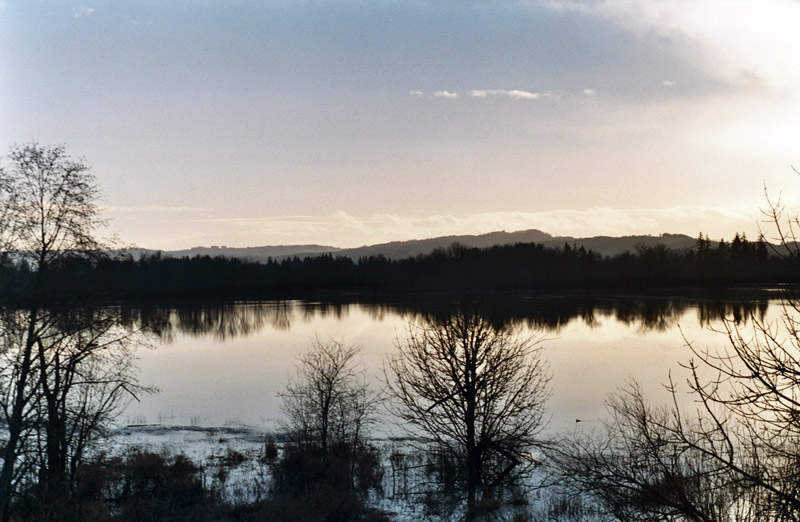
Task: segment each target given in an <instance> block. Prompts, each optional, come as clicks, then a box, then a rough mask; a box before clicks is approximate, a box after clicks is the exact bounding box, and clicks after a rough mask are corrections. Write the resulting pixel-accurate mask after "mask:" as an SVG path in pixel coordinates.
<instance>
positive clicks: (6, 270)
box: [0, 234, 798, 301]
mask: <svg viewBox="0 0 800 522" xmlns="http://www.w3.org/2000/svg"><path fill="white" fill-rule="evenodd" d="M21 257H22V256H14V255H10V256H7V257H6V262H5V264H4V265H2V266H0V288H1V289H3V292H2V294H0V295H2V296H3V298H4V299H5V300H7V301H11V300H13V299H15V298H19V296H20V294H22V295H28V294H29V293H30V291H29V289H30V288H31V287H32V286H33V285H34V284H35V277H36V274H37V271H36V269H35V268H31V266H30V265H29V264H28V263H27V262H25V261H24V260H23V259H20V258H21ZM49 271H50V272H51V273H52V274H53V277H57V278H58V279H59V280H61V281H62V282H63V283H64V284H62V285H61V286H60V287H59V292H61V293H63V294H67V295H68V296H69V299H70V300H74V299H75V297H76V292H77V293H82V294H84V295H85V297H86V298H87V299H97V298H106V299H114V300H119V299H136V298H139V299H158V298H201V297H202V298H212V297H215V298H265V297H286V296H288V297H297V296H303V295H310V294H319V293H336V292H352V291H372V292H386V293H395V294H396V293H424V292H464V291H471V292H492V291H519V290H531V291H537V290H544V291H547V290H550V291H553V290H566V289H608V288H663V287H700V288H712V289H719V288H726V287H730V286H735V285H743V284H754V285H768V284H778V283H789V282H797V281H798V276H797V272H796V271H795V270H793V268H792V263H791V262H790V261H788V260H787V259H786V257H784V256H780V255H776V254H775V253H774V252H773V251H772V250H771V248H770V246H769V245H768V244H767V243H766V242H765V241H764V240H763V238H759V239H758V240H757V241H749V240H748V239H747V238H746V236H745V235H744V234H742V235H741V236H740V235H739V234H737V235H736V236H735V237H734V239H733V240H732V241H719V242H711V241H710V240H709V239H708V238H707V237H704V236H703V235H702V234H700V236H699V237H698V239H697V241H696V246H695V247H694V248H692V249H686V250H673V249H669V248H667V247H665V246H663V245H659V246H654V247H648V246H643V245H642V246H639V247H638V248H637V249H636V250H635V251H634V252H625V253H622V254H618V255H615V256H606V257H603V256H601V255H599V254H598V253H596V252H593V251H590V250H586V249H584V248H583V247H576V246H574V245H569V244H565V245H564V247H563V248H551V247H545V246H543V245H541V244H534V243H525V244H523V243H520V244H515V245H505V246H495V247H491V248H468V247H464V246H462V245H458V244H454V245H452V246H451V247H449V248H447V249H438V250H436V251H434V252H432V253H430V254H426V255H420V256H417V257H413V258H406V259H399V260H392V259H387V258H385V257H382V256H371V257H366V258H360V259H358V260H353V259H351V258H348V257H335V256H333V255H330V254H325V255H320V256H313V257H305V258H300V257H292V258H287V259H283V260H273V259H270V260H268V261H267V262H266V263H259V262H255V261H248V260H243V259H231V258H223V257H209V256H196V257H191V258H189V257H184V258H169V257H164V256H161V255H159V254H155V255H147V256H144V257H142V258H140V259H133V258H131V257H125V256H112V255H105V256H95V257H93V258H87V257H85V256H65V258H64V259H61V260H59V263H58V264H57V265H56V264H54V266H52V267H50V268H49ZM56 297H57V294H54V295H53V296H51V298H56Z"/></svg>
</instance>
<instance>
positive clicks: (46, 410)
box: [0, 143, 133, 520]
mask: <svg viewBox="0 0 800 522" xmlns="http://www.w3.org/2000/svg"><path fill="white" fill-rule="evenodd" d="M7 159H8V165H7V166H6V167H4V168H3V169H2V170H1V171H0V180H2V181H1V182H0V186H2V190H1V191H0V197H2V198H3V201H2V205H1V206H2V207H3V211H2V214H3V216H2V219H3V220H4V224H3V226H4V228H3V232H2V236H3V243H4V244H3V245H2V247H3V249H4V252H6V253H8V255H9V257H10V258H11V260H12V262H13V263H16V265H17V266H18V267H19V271H20V273H21V274H23V275H22V276H20V278H19V285H18V286H19V288H17V291H16V292H15V296H14V297H15V299H16V300H15V301H14V302H13V303H11V305H10V306H8V308H6V309H5V310H3V314H2V324H0V341H2V346H0V355H2V361H0V384H2V395H1V396H0V408H2V414H3V417H4V420H5V424H6V430H5V434H4V435H5V440H4V441H3V442H4V447H3V463H2V470H0V514H1V515H2V518H3V520H8V518H9V515H10V509H9V508H10V503H11V501H12V497H13V494H14V493H16V492H18V491H19V487H20V485H21V484H22V481H23V480H24V479H25V478H28V479H30V480H32V481H36V480H38V482H39V483H40V485H42V486H45V485H53V486H54V487H53V489H52V491H63V490H64V488H65V487H67V486H68V485H69V484H68V477H69V475H70V473H74V469H75V466H77V463H78V462H79V461H80V459H81V458H82V455H83V452H84V450H85V449H86V448H87V447H88V446H89V445H90V443H91V439H92V438H93V437H96V436H97V434H98V433H99V432H100V431H102V428H103V426H104V424H103V421H104V420H106V419H107V416H108V414H109V412H110V411H111V409H110V408H109V404H110V403H114V402H115V401H116V400H117V398H118V392H119V390H120V388H119V387H115V384H120V383H121V386H122V388H125V387H128V389H129V391H130V389H132V388H131V387H132V386H133V378H132V375H131V374H130V373H129V371H130V366H129V365H128V364H121V365H120V364H118V363H119V362H120V360H117V361H116V362H111V363H110V364H111V366H105V367H103V365H102V364H100V356H99V353H100V352H101V351H102V352H109V351H110V350H109V349H108V347H109V346H110V344H111V341H110V340H109V338H108V334H109V332H110V331H111V327H110V326H109V324H111V323H109V322H108V320H107V318H105V319H102V320H101V319H100V316H98V315H97V314H89V315H85V314H84V315H81V314H80V313H78V312H76V310H75V309H74V308H73V307H72V306H71V305H72V304H74V299H75V297H76V296H79V295H80V294H81V291H82V289H83V288H84V287H86V286H90V285H88V284H87V282H83V283H79V282H78V281H76V280H75V278H74V275H75V273H74V272H73V271H71V270H69V269H65V267H66V266H69V265H70V262H71V261H72V260H74V259H87V258H89V257H93V256H95V255H97V254H98V253H99V252H100V249H101V244H100V243H99V242H98V241H97V240H96V239H95V238H94V236H93V233H94V230H95V229H96V228H97V227H98V226H99V225H101V224H102V221H101V220H100V219H99V217H98V216H99V211H98V207H97V205H96V198H97V189H96V187H95V182H94V177H93V176H92V175H91V174H90V173H89V169H88V167H87V166H86V165H84V164H83V163H82V162H80V161H73V160H71V159H70V158H69V157H68V156H67V155H66V152H65V149H64V147H60V146H59V147H41V146H39V145H37V144H35V143H31V144H28V145H24V146H21V147H13V148H12V149H11V151H10V153H9V155H8V158H7ZM70 276H72V277H70ZM112 323H113V321H112ZM105 357H106V356H105V355H104V358H105ZM108 360H109V361H113V360H114V359H113V357H110V356H108ZM101 367H102V369H101ZM114 368H115V370H112V369H114ZM108 371H112V374H108V373H107V372H108ZM109 401H110V402H109ZM25 486H26V487H29V486H31V483H30V482H28V483H26V484H25ZM54 502H57V500H56V499H54Z"/></svg>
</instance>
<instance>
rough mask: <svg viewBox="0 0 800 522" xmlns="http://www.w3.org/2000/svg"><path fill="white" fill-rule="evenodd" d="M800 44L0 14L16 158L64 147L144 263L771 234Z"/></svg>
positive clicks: (711, 17)
mask: <svg viewBox="0 0 800 522" xmlns="http://www.w3.org/2000/svg"><path fill="white" fill-rule="evenodd" d="M798 27H800V0H585V1H579V0H564V1H559V0H487V1H477V0H476V1H472V0H458V1H455V0H450V1H444V0H425V1H423V0H287V1H282V0H275V1H244V0H217V1H211V0H208V1H206V0H196V1H189V0H180V1H174V2H162V1H157V0H98V1H89V0H80V1H72V0H49V1H36V0H32V1H23V0H18V1H14V0H4V1H0V78H2V80H0V154H4V153H5V152H6V151H8V149H9V147H10V146H12V145H13V144H24V143H28V142H30V141H36V142H38V143H40V144H42V145H55V144H64V145H65V146H66V148H67V150H68V152H69V153H70V154H71V155H72V156H73V157H75V158H83V159H84V160H85V161H86V163H87V164H88V165H90V166H91V167H92V172H93V173H94V174H95V175H96V177H97V180H98V184H99V186H100V189H101V192H102V194H103V197H102V201H101V205H102V207H103V212H104V216H106V217H107V218H109V221H110V227H109V232H115V233H117V234H118V236H119V238H120V239H121V240H122V241H123V242H125V243H128V244H135V245H138V246H141V247H146V248H158V249H179V248H188V247H192V246H198V245H205V246H210V245H227V246H256V245H269V244H310V243H318V244H326V245H333V246H340V247H351V246H359V245H364V244H374V243H379V242H384V241H392V240H407V239H420V238H426V237H435V236H442V235H451V234H481V233H487V232H491V231H496V230H506V231H513V230H523V229H530V228H538V229H540V230H543V231H545V232H548V233H551V234H553V235H572V236H579V237H582V236H593V235H631V234H659V233H662V232H667V233H685V234H689V235H692V236H696V235H697V234H698V233H699V232H703V233H705V234H709V235H710V236H711V237H712V238H715V239H716V238H719V237H722V236H724V237H727V238H731V237H732V236H733V234H734V233H735V232H737V231H739V232H741V231H744V232H746V233H747V234H748V236H749V237H754V236H756V235H757V234H758V227H759V226H761V227H763V228H764V231H765V233H766V234H767V236H769V235H770V231H771V229H769V227H768V225H765V224H763V223H761V221H762V220H763V217H762V216H761V214H760V211H759V209H760V208H763V207H765V205H766V200H765V188H766V189H767V191H768V193H769V195H770V196H771V197H772V198H774V199H776V198H777V197H778V196H779V195H780V196H781V197H782V201H783V202H785V203H786V204H787V206H788V207H789V208H790V210H791V209H793V208H795V206H797V207H798V208H800V175H798V174H795V173H794V172H793V171H792V165H795V166H800V146H799V145H800V140H799V139H798V138H800V65H799V64H800V31H798V29H797V28H798Z"/></svg>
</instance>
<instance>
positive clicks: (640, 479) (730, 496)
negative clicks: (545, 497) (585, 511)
mask: <svg viewBox="0 0 800 522" xmlns="http://www.w3.org/2000/svg"><path fill="white" fill-rule="evenodd" d="M607 406H608V411H609V417H608V420H606V421H605V422H604V423H603V425H602V428H601V429H599V430H593V431H591V432H578V433H575V434H573V435H572V436H571V437H569V438H565V439H563V440H561V441H560V442H559V444H555V445H552V446H550V447H548V448H547V459H546V462H547V463H548V467H549V471H550V479H551V480H553V481H554V482H553V483H554V484H555V485H557V486H558V488H557V489H556V490H555V491H556V492H558V494H561V495H567V496H570V497H588V498H589V499H591V500H592V503H591V505H592V506H593V507H594V509H595V510H597V511H598V512H599V513H600V514H601V515H602V516H604V517H611V518H614V519H617V520H623V521H639V520H652V521H657V520H691V521H696V522H710V521H715V520H731V521H733V520H740V521H746V520H754V519H756V518H757V517H755V513H756V509H755V502H754V500H756V499H757V498H756V497H754V495H753V491H752V490H751V489H750V488H748V487H746V485H744V484H742V483H741V482H740V481H738V480H737V479H736V477H735V475H734V474H732V473H731V472H730V470H729V469H728V468H727V467H726V466H725V465H724V464H723V463H721V462H719V461H718V460H716V459H714V458H711V457H709V456H708V455H706V454H705V453H704V452H702V451H698V450H697V449H696V448H694V447H692V446H691V445H687V444H686V443H685V441H684V440H682V438H681V437H679V436H676V432H675V427H676V425H677V423H683V424H684V425H685V426H686V427H687V428H689V429H691V430H695V431H694V433H700V432H702V429H703V424H702V422H701V421H700V419H696V418H695V419H694V420H693V421H691V422H689V421H688V420H687V419H680V418H679V417H676V411H675V410H673V409H671V408H669V407H653V406H650V405H649V404H647V402H646V401H645V399H644V396H643V394H642V390H641V388H640V386H639V384H638V383H636V382H632V383H631V384H630V385H629V386H627V387H625V388H623V389H621V390H620V391H618V392H617V393H615V394H613V395H612V396H611V397H610V398H609V400H608V402H607ZM551 491H552V490H551Z"/></svg>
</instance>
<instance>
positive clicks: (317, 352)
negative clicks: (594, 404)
mask: <svg viewBox="0 0 800 522" xmlns="http://www.w3.org/2000/svg"><path fill="white" fill-rule="evenodd" d="M358 352H359V349H358V348H357V347H354V346H348V345H346V344H345V343H344V342H341V341H333V340H332V341H330V342H328V343H323V342H321V341H319V340H318V339H315V340H313V341H312V344H311V348H310V349H309V350H308V351H307V352H306V353H304V354H303V355H302V356H301V357H300V366H299V368H298V371H297V374H296V375H294V376H293V377H292V378H291V379H290V381H289V383H288V384H287V385H286V390H285V391H284V392H283V393H281V395H280V397H281V401H282V409H283V413H284V419H285V422H286V425H287V428H288V431H289V434H290V436H291V440H292V452H293V456H294V457H295V460H294V464H296V465H297V466H300V467H302V466H301V464H302V462H306V463H307V464H309V465H311V464H313V462H312V461H314V460H315V459H318V461H319V462H320V463H321V465H322V466H323V467H327V468H329V470H328V471H335V470H334V469H333V468H336V467H341V468H342V469H343V473H342V475H338V480H342V479H345V480H346V481H347V482H348V483H349V485H350V487H353V488H355V487H357V486H362V487H364V488H365V489H367V488H369V487H373V486H374V484H373V483H372V481H369V482H370V483H369V484H359V480H358V478H359V477H360V476H361V477H363V476H364V472H365V468H364V465H370V466H371V465H372V464H374V463H371V462H367V461H366V460H364V459H363V458H362V457H365V456H368V455H369V453H370V449H369V447H368V444H367V438H366V434H367V431H368V428H369V426H370V424H372V423H373V422H374V420H375V415H376V410H377V406H378V403H379V400H380V397H379V395H378V394H377V393H376V392H375V391H373V390H372V389H371V388H370V386H369V385H368V384H367V382H366V380H365V376H364V373H363V370H361V369H359V367H358V361H357V356H358ZM367 460H369V459H367ZM319 465H320V464H319V463H318V464H316V465H313V466H311V468H314V469H316V468H317V467H318V466H319ZM286 468H287V465H284V466H283V468H282V470H283V471H286ZM301 471H302V470H300V472H299V474H300V475H301V476H300V477H297V476H296V475H297V474H295V476H293V477H288V476H287V474H286V473H283V474H282V475H281V474H279V477H278V478H284V479H287V480H288V479H294V478H299V479H300V480H301V481H305V482H313V476H312V474H309V475H307V476H302V475H303V473H302V472H301ZM309 471H313V469H310V470H309ZM370 473H371V472H370ZM368 474H369V473H368ZM309 485H310V484H309ZM339 486H340V487H341V486H342V484H339Z"/></svg>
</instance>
